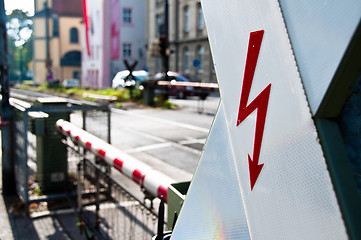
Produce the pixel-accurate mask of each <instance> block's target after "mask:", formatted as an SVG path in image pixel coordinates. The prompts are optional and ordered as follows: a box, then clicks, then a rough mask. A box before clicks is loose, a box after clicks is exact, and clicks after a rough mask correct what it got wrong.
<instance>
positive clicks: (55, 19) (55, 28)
mask: <svg viewBox="0 0 361 240" xmlns="http://www.w3.org/2000/svg"><path fill="white" fill-rule="evenodd" d="M53 37H59V18H58V16H57V15H54V16H53Z"/></svg>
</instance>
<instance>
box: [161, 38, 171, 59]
mask: <svg viewBox="0 0 361 240" xmlns="http://www.w3.org/2000/svg"><path fill="white" fill-rule="evenodd" d="M167 45H168V44H167V39H166V37H165V36H161V37H159V51H160V55H161V56H166V55H169V53H168V52H169V51H168V46H167Z"/></svg>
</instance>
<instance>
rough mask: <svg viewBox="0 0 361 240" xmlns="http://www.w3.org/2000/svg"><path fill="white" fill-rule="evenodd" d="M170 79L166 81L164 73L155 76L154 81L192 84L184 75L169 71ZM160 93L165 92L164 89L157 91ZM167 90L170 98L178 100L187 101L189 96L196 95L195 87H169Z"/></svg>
mask: <svg viewBox="0 0 361 240" xmlns="http://www.w3.org/2000/svg"><path fill="white" fill-rule="evenodd" d="M167 75H168V78H167V79H165V74H164V73H157V74H155V75H154V79H155V80H158V81H159V80H162V81H179V82H190V80H189V79H188V78H187V77H185V76H184V75H182V74H181V73H178V72H171V71H168V74H167ZM156 90H157V91H158V92H160V91H162V90H164V89H160V88H158V89H156ZM166 90H167V94H168V95H169V96H174V97H176V98H179V99H185V98H187V97H189V96H194V95H195V89H194V88H193V87H189V86H172V85H171V86H168V87H166Z"/></svg>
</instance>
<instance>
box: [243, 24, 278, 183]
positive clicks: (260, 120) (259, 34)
mask: <svg viewBox="0 0 361 240" xmlns="http://www.w3.org/2000/svg"><path fill="white" fill-rule="evenodd" d="M263 33H264V31H263V30H261V31H256V32H251V33H250V38H249V44H248V52H247V60H246V68H245V71H244V77H243V86H242V92H241V100H240V103H239V111H238V118H237V125H236V126H238V125H239V124H240V123H241V122H243V120H245V119H246V118H247V117H248V116H249V115H250V114H251V113H252V112H253V111H255V110H256V109H257V120H256V130H255V139H254V147H253V161H252V159H251V157H250V156H249V155H248V164H249V176H250V182H251V190H252V189H253V187H254V185H255V184H256V181H257V178H258V176H259V174H260V173H261V170H262V168H263V163H262V164H258V161H259V155H260V152H261V145H262V138H263V130H264V125H265V121H266V115H267V108H268V100H269V95H270V91H271V84H269V85H268V86H267V87H266V88H265V89H263V91H262V92H261V93H260V94H259V95H258V96H257V97H256V98H255V99H254V100H253V101H252V102H251V103H250V104H249V105H247V102H248V98H249V93H250V91H251V87H252V82H253V76H254V72H255V69H256V65H257V60H258V55H259V51H260V48H261V43H262V38H263Z"/></svg>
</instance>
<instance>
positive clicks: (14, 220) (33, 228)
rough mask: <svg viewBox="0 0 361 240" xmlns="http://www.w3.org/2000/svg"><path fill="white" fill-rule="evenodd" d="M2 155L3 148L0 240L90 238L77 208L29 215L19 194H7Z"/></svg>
mask: <svg viewBox="0 0 361 240" xmlns="http://www.w3.org/2000/svg"><path fill="white" fill-rule="evenodd" d="M0 133H1V131H0ZM0 146H1V137H0ZM1 156H2V153H1V148H0V226H1V230H0V240H12V239H15V240H22V239H24V240H28V239H31V240H33V239H35V240H36V239H59V240H60V239H86V238H85V236H84V235H80V231H79V228H78V226H77V220H76V214H75V213H74V211H72V210H70V209H66V210H58V211H54V212H39V213H38V214H37V216H34V215H32V216H30V217H29V216H27V215H26V214H25V210H24V209H25V208H24V204H22V202H21V201H20V200H19V199H18V198H17V197H15V196H3V194H2V189H3V188H2V167H1V166H2V158H1Z"/></svg>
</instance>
